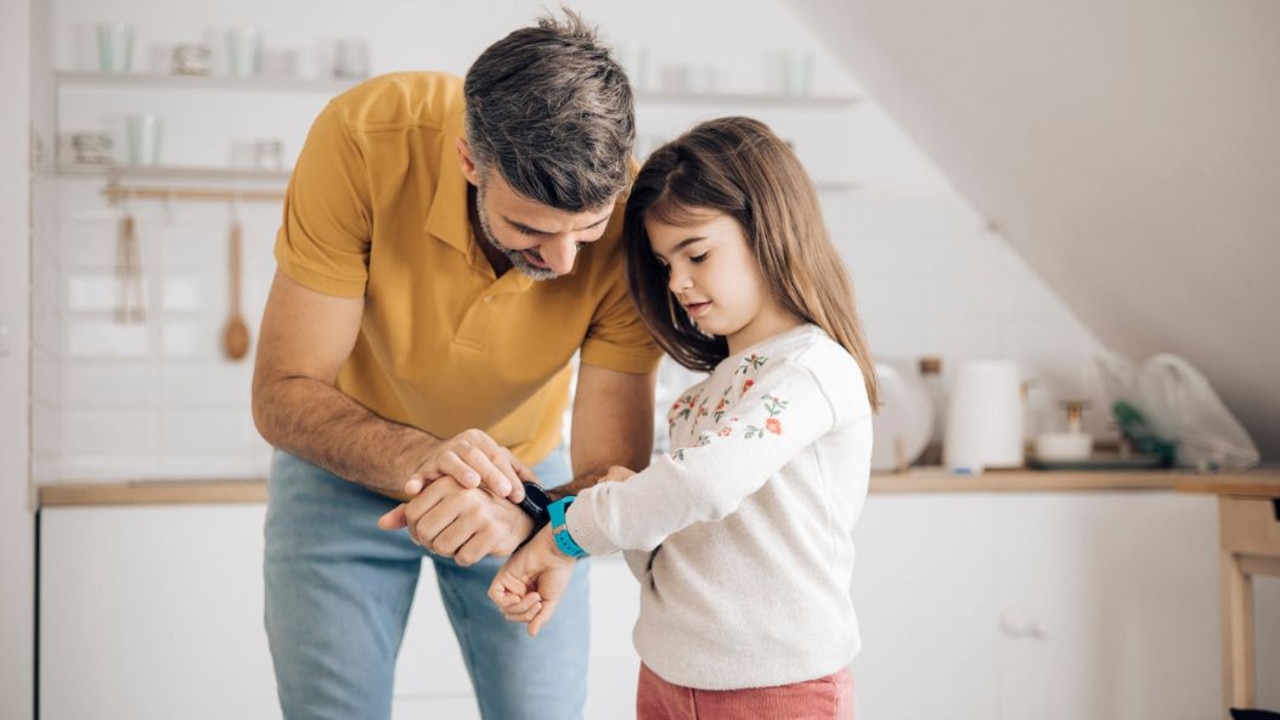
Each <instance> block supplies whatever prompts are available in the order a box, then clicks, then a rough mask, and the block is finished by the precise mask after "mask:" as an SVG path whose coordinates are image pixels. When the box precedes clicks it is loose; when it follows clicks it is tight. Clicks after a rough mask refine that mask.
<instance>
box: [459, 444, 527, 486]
mask: <svg viewBox="0 0 1280 720" xmlns="http://www.w3.org/2000/svg"><path fill="white" fill-rule="evenodd" d="M498 452H501V449H500V448H499V449H498V451H497V452H495V453H494V454H493V455H490V454H488V453H486V452H485V451H484V450H482V449H481V448H478V447H472V448H471V449H470V450H468V451H467V452H466V454H465V455H463V456H462V459H463V460H465V461H466V463H467V465H470V466H471V468H472V469H474V470H475V471H476V472H478V473H480V484H481V485H484V486H485V487H487V488H489V490H490V491H492V492H493V494H494V495H497V496H498V497H507V496H509V495H510V494H511V492H512V489H513V485H520V478H518V477H516V474H515V471H514V470H512V469H511V466H510V464H509V463H507V462H505V461H503V460H502V458H501V456H499V455H498V454H497V453H498ZM520 491H521V492H523V491H524V486H523V485H521V486H520Z"/></svg>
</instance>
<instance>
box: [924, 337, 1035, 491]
mask: <svg viewBox="0 0 1280 720" xmlns="http://www.w3.org/2000/svg"><path fill="white" fill-rule="evenodd" d="M1022 414H1023V413H1022V378H1021V375H1020V373H1019V372H1018V366H1017V364H1015V363H1013V362H1012V361H1007V360H982V361H974V362H968V363H965V364H964V365H962V366H961V367H960V371H959V372H958V373H957V374H956V378H955V383H954V385H953V386H952V389H951V399H950V403H949V404H948V406H947V426H946V440H945V441H944V442H943V444H942V452H943V461H944V463H945V464H946V465H947V467H949V468H951V469H952V470H953V471H956V472H975V471H976V472H981V471H982V469H983V468H986V469H991V468H1014V467H1021V466H1022V464H1023V446H1022Z"/></svg>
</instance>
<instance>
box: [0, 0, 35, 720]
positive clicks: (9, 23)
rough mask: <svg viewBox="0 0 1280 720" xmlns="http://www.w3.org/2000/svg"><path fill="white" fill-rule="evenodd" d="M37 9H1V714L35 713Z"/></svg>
mask: <svg viewBox="0 0 1280 720" xmlns="http://www.w3.org/2000/svg"><path fill="white" fill-rule="evenodd" d="M31 29H32V9H31V4H30V3H28V2H26V0H21V1H18V2H6V3H3V4H0V96H3V97H4V98H5V102H6V107H5V112H3V113H0V332H4V331H6V330H7V333H6V334H5V335H4V336H3V337H2V338H0V341H3V342H4V344H5V345H4V348H3V351H0V587H3V588H4V591H3V592H0V717H5V718H25V717H31V715H32V712H33V693H32V688H33V687H34V667H35V664H34V654H33V651H32V649H33V648H34V643H33V642H32V640H33V631H32V628H33V626H34V623H33V619H34V612H35V611H34V607H35V605H34V597H35V592H34V588H35V577H34V567H35V565H34V559H35V545H34V539H35V531H34V520H33V518H34V516H33V514H32V504H31V485H30V480H29V473H28V463H27V457H28V443H29V441H30V437H31V436H30V432H29V430H28V423H27V418H28V406H29V402H28V400H29V394H30V391H29V383H28V368H29V365H28V353H27V345H28V337H29V335H28V333H29V327H30V323H29V318H28V314H29V305H28V289H29V281H30V280H29V279H30V270H29V268H30V260H29V255H28V252H27V247H28V231H27V228H28V222H29V218H30V197H31V193H30V182H29V175H28V167H29V159H28V157H29V156H28V151H27V139H28V135H29V133H28V123H29V117H30V115H31V113H30V107H31V65H32V63H31V46H32V43H31V39H30V35H31Z"/></svg>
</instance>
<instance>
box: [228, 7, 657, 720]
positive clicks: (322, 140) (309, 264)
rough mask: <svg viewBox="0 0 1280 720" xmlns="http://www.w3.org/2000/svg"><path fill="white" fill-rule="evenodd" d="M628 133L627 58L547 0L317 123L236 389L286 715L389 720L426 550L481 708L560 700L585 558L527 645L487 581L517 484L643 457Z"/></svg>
mask: <svg viewBox="0 0 1280 720" xmlns="http://www.w3.org/2000/svg"><path fill="white" fill-rule="evenodd" d="M634 136H635V130H634V113H633V108H632V98H631V91H630V89H629V86H628V84H627V80H626V76H625V75H624V73H623V72H622V70H621V69H620V68H619V67H618V65H617V64H616V63H615V62H614V61H613V60H612V59H611V58H610V57H609V54H608V51H607V49H606V48H604V47H603V46H601V45H600V44H599V43H598V42H597V41H596V39H595V36H594V32H593V31H592V30H591V29H589V28H587V27H585V26H584V25H583V24H582V22H581V20H580V19H579V18H578V17H577V16H575V15H573V14H572V13H567V17H566V19H565V20H564V21H556V20H552V19H543V20H540V21H539V22H538V24H537V26H536V27H530V28H525V29H522V30H518V31H516V32H514V33H512V34H511V35H509V36H507V37H506V38H504V39H503V40H500V41H499V42H497V43H495V44H494V45H492V46H491V47H489V48H488V49H487V50H485V51H484V53H483V54H482V55H481V56H480V57H479V58H478V59H477V60H476V62H475V64H474V65H473V66H472V67H471V69H470V70H469V71H468V72H467V77H466V81H465V85H464V83H463V82H462V81H460V80H459V79H458V78H454V77H450V76H447V75H443V74H437V73H403V74H397V75H390V76H384V77H380V78H374V79H372V80H369V81H367V82H365V83H363V84H361V85H360V86H358V87H356V88H354V89H352V90H350V91H348V92H346V93H344V94H343V95H340V96H339V97H337V98H335V99H334V100H333V101H332V102H331V103H330V104H329V105H328V106H327V107H326V108H325V109H324V111H323V112H322V113H321V114H320V115H319V117H318V118H317V120H316V122H315V124H314V126H313V127H312V130H311V132H310V134H309V136H308V138H307V141H306V145H305V147H304V148H303V150H302V153H301V155H300V157H299V158H298V162H297V165H296V167H295V169H294V174H293V178H292V180H291V182H290V185H289V190H288V193H287V197H286V201H285V211H284V221H283V225H282V227H281V229H280V232H279V236H278V239H277V244H276V259H277V262H278V271H277V273H276V278H275V281H274V283H273V285H272V288H271V294H270V296H269V298H268V301H267V307H266V312H265V315H264V317H263V321H262V332H261V342H260V346H259V349H258V363H257V368H256V371H255V375H254V393H253V411H254V418H255V421H256V423H257V425H258V428H259V430H260V432H261V433H262V435H263V437H265V438H266V439H267V440H268V441H269V442H270V443H271V444H272V445H274V446H275V447H276V448H278V450H277V453H276V457H275V461H274V464H273V467H272V470H271V478H270V483H269V495H270V499H269V505H268V515H267V527H266V562H265V574H266V626H267V633H268V637H269V639H270V645H271V652H272V658H273V661H274V664H275V671H276V679H277V684H278V686H279V692H280V702H281V705H282V707H283V709H284V713H285V715H286V717H290V718H293V717H305V718H318V717H333V718H386V717H388V716H389V714H390V707H391V692H392V681H393V675H394V664H395V657H396V653H397V651H398V649H399V645H400V640H401V636H402V633H403V630H404V625H405V621H406V618H407V616H408V612H409V607H410V603H411V602H412V599H413V592H414V589H415V587H416V583H417V579H418V571H419V568H420V566H421V560H422V558H423V557H424V556H425V557H429V558H430V559H431V560H432V561H433V562H434V563H435V566H436V574H437V577H438V579H439V583H440V589H441V595H442V596H443V598H444V601H445V606H446V609H447V611H448V613H449V617H450V620H451V622H452V623H453V627H454V630H455V633H456V634H457V636H458V640H459V642H460V644H461V646H462V651H463V652H462V654H463V657H464V658H465V659H466V663H467V669H468V672H469V673H470V676H471V679H472V683H473V685H474V686H475V690H476V695H477V698H478V701H479V704H480V709H481V713H482V715H483V716H484V717H486V718H501V719H502V720H511V719H519V718H537V719H538V720H554V719H556V718H574V717H579V716H580V715H581V712H582V706H583V703H584V700H585V696H586V654H587V629H586V621H587V613H586V602H587V598H586V585H585V577H578V578H575V581H574V582H575V586H576V589H575V590H574V591H573V597H572V598H571V599H567V600H566V601H565V602H564V604H563V605H562V610H561V612H565V611H568V612H574V613H576V614H577V618H576V621H573V622H561V623H557V626H556V628H555V629H554V630H552V629H548V632H547V633H544V634H543V635H542V636H540V637H538V638H537V639H530V638H527V636H525V635H524V633H523V629H522V626H520V625H518V624H513V623H506V622H505V621H504V620H503V619H502V616H501V614H500V613H499V612H498V611H497V609H496V608H494V607H493V605H492V603H491V602H489V601H488V599H487V597H486V595H485V592H486V590H487V588H488V585H489V582H490V581H491V579H492V577H493V575H494V573H495V572H496V570H497V568H498V566H499V565H500V560H497V559H496V558H500V557H503V556H506V555H508V554H510V553H511V552H512V551H513V550H514V549H515V548H516V547H517V546H518V545H519V544H520V543H521V542H523V541H524V539H525V538H527V537H528V536H529V535H530V534H531V533H532V531H533V530H534V529H535V519H538V520H541V515H540V507H539V506H540V505H541V504H545V503H546V502H547V498H546V495H545V494H543V493H540V492H538V489H537V487H536V486H532V485H529V484H527V483H529V481H532V480H534V479H535V477H536V478H537V479H539V480H540V481H541V482H542V483H544V484H546V485H547V486H552V485H556V484H558V483H563V482H565V481H567V480H569V479H570V474H571V473H570V467H569V466H570V462H569V460H570V459H571V464H572V476H573V478H574V479H573V481H572V483H573V484H572V485H570V486H566V487H565V488H564V489H563V490H564V491H566V492H571V491H572V488H573V487H574V486H584V485H585V484H590V482H592V481H593V480H594V479H595V478H598V477H599V476H600V475H603V474H604V472H605V470H606V469H607V468H608V467H609V466H611V465H625V466H629V467H644V466H645V465H646V464H647V460H648V454H649V450H650V447H651V444H652V432H653V431H652V412H653V407H652V406H653V400H652V398H653V374H654V370H655V369H656V365H657V360H658V358H659V355H660V353H659V351H658V350H657V348H656V346H655V345H654V343H653V341H652V339H651V338H650V337H649V335H648V333H647V332H646V330H645V329H644V327H643V325H642V323H641V321H640V320H639V318H638V316H637V315H636V313H635V311H634V308H633V306H632V303H631V301H630V298H629V296H628V294H627V290H626V281H625V277H624V272H623V260H622V252H621V247H620V238H619V230H620V227H621V219H622V213H621V211H620V209H618V206H619V204H620V203H621V202H622V195H623V191H624V189H625V187H626V186H627V184H628V182H629V178H630V168H629V157H630V151H631V145H632V142H633V139H634ZM575 353H579V358H580V362H579V371H578V376H577V395H576V397H577V400H576V402H575V404H574V408H573V426H572V429H571V437H570V450H571V452H570V453H568V454H571V458H566V453H565V451H564V450H563V448H562V442H561V437H562V435H561V428H560V418H561V417H562V415H563V413H564V410H565V409H566V406H567V404H568V393H569V383H570V380H571V377H570V373H571V370H570V368H571V366H570V360H571V358H572V356H573V355H574V354H575ZM530 468H532V470H531V469H530ZM407 488H408V489H412V490H414V491H418V490H419V489H421V492H417V494H416V495H414V496H412V497H411V496H409V495H406V494H405V491H406V489H407ZM526 495H527V496H528V497H527V498H526ZM402 501H406V504H403V505H402V504H401V503H402ZM522 501H523V502H524V505H520V504H517V503H518V502H522ZM384 514H385V515H386V517H384V518H383V519H382V520H381V528H380V526H379V524H380V521H379V518H380V516H383V515H384ZM406 524H407V525H408V527H409V532H407V533H406V532H403V531H400V530H398V529H397V528H399V527H403V526H404V525H406Z"/></svg>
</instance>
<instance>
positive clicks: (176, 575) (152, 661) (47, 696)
mask: <svg viewBox="0 0 1280 720" xmlns="http://www.w3.org/2000/svg"><path fill="white" fill-rule="evenodd" d="M264 513H265V508H264V506H262V505H207V506H198V507H197V506H185V507H180V508H178V507H172V506H166V507H127V508H50V509H46V510H44V511H43V512H41V520H40V687H39V693H40V711H41V712H40V716H41V717H42V718H45V720H94V719H96V718H102V719H103V720H114V719H116V718H130V720H151V719H154V720H170V719H171V718H175V717H181V718H184V720H205V719H207V720H223V719H225V718H244V719H246V720H253V719H256V718H263V719H265V718H279V717H280V711H279V709H278V706H277V703H276V691H275V677H274V675H273V674H272V669H271V656H270V654H269V651H268V649H267V637H266V631H265V630H264V629H263V624H262V607H263V606H262V594H263V581H262V544H263V542H262V525H263V519H264Z"/></svg>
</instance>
